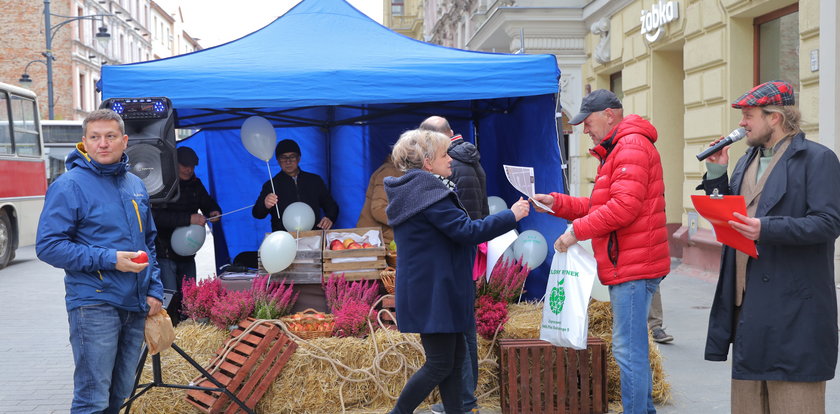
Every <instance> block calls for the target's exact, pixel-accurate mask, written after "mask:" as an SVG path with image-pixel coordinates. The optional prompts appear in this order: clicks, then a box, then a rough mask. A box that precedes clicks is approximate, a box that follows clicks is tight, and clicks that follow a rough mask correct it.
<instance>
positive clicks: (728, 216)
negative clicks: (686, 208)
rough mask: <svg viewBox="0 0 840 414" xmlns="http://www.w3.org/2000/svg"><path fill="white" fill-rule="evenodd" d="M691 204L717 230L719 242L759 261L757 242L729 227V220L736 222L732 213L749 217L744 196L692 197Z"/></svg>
mask: <svg viewBox="0 0 840 414" xmlns="http://www.w3.org/2000/svg"><path fill="white" fill-rule="evenodd" d="M691 202H692V203H694V208H695V209H696V210H697V212H698V213H700V215H701V216H703V218H705V219H706V220H709V222H710V223H712V226H713V227H714V228H715V236H716V237H717V241H719V242H721V243H723V244H725V245H727V246H729V247H732V248H734V249H736V250H738V251H741V252H743V253H745V254H747V255H749V256H750V257H752V258H754V259H757V258H758V250H756V248H755V242H754V241H752V240H750V239H748V238H746V237H744V236H742V235H741V233H738V232H737V231H735V229H733V228H732V227H730V226H729V220H735V221H738V222H740V221H741V220H738V219H737V218H735V215H734V214H732V213H736V212H737V213H741V214H743V215H745V216H746V215H747V204H746V202H744V196H739V195H727V196H715V195H711V196H701V195H693V196H691Z"/></svg>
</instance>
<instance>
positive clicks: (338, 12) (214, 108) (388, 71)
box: [102, 0, 565, 297]
mask: <svg viewBox="0 0 840 414" xmlns="http://www.w3.org/2000/svg"><path fill="white" fill-rule="evenodd" d="M558 78H559V71H558V69H557V64H556V61H555V58H554V57H553V56H551V55H510V54H497V53H483V52H473V51H464V50H458V49H450V48H446V47H441V46H437V45H432V44H427V43H423V42H419V41H417V40H414V39H410V38H407V37H404V36H401V35H399V34H396V33H394V32H392V31H391V30H389V29H388V28H385V27H383V26H381V25H379V24H378V23H376V22H375V21H373V20H371V19H370V18H368V17H367V16H365V15H364V14H363V13H361V12H359V11H358V10H356V9H355V8H353V7H352V6H350V5H349V4H347V3H346V2H345V1H344V0H303V1H302V2H300V3H299V4H298V5H297V6H295V7H294V8H293V9H291V10H290V11H288V12H287V13H286V14H284V15H283V16H281V17H280V18H278V19H277V20H275V21H274V22H272V23H271V24H269V25H268V26H266V27H264V28H262V29H260V30H258V31H256V32H254V33H251V34H249V35H247V36H245V37H243V38H241V39H238V40H235V41H232V42H230V43H226V44H223V45H220V46H217V47H213V48H210V49H205V50H201V51H198V52H194V53H191V54H187V55H181V56H176V57H172V58H167V59H161V60H156V61H151V62H144V63H136V64H128V65H118V66H104V67H103V68H102V91H103V98H114V97H123V98H127V97H145V96H166V97H168V98H169V99H171V101H172V104H173V106H174V108H175V112H176V117H177V120H176V125H177V127H179V128H197V129H200V132H198V133H196V134H195V135H194V136H192V137H191V138H189V139H187V140H185V141H182V142H181V143H179V145H186V146H189V147H191V148H193V149H195V150H196V152H197V153H198V155H199V158H200V159H201V162H200V163H199V165H198V167H197V168H196V174H197V175H198V177H199V178H201V180H202V181H203V182H204V184H205V185H206V186H207V187H208V191H210V193H211V194H212V195H213V196H214V197H215V198H216V200H217V201H218V202H219V204H220V206H221V207H222V209H223V210H224V211H232V210H235V209H238V208H241V207H244V206H247V205H249V204H251V203H254V202H255V200H256V198H257V196H258V194H259V191H260V188H261V186H262V184H263V183H264V182H265V181H266V180H268V178H269V176H268V172H267V171H266V166H265V162H263V161H262V160H259V159H257V158H256V157H254V156H252V155H251V154H250V153H248V152H247V151H246V150H245V148H244V147H243V145H242V143H241V140H240V134H239V133H240V127H241V126H242V123H243V122H244V121H245V119H247V118H248V117H250V116H253V115H260V116H262V117H265V118H266V119H268V120H269V121H271V122H272V124H273V125H274V126H275V129H276V131H277V137H278V138H277V139H278V140H280V139H285V138H291V139H293V140H295V141H297V142H298V143H299V145H300V147H301V150H302V153H303V154H302V158H301V163H300V166H301V169H303V170H305V171H309V172H313V173H317V174H319V175H321V177H323V178H324V180H325V181H326V183H327V186H328V187H329V188H330V189H331V192H332V194H333V197H334V198H335V199H336V201H337V202H338V204H339V206H340V215H339V218H338V221H337V223H336V226H337V227H338V228H347V227H355V224H356V220H357V219H358V217H359V211H360V210H361V207H362V205H363V203H364V197H365V190H366V187H367V183H368V179H369V177H370V174H371V173H372V172H373V170H375V169H376V168H377V167H378V166H379V165H380V164H381V163H382V161H383V160H384V159H385V157H386V155H387V154H388V153H389V152H390V146H391V145H392V144H393V143H394V142H395V141H396V139H397V138H398V137H399V134H400V133H401V132H403V131H405V130H408V129H412V128H416V127H417V125H418V124H419V123H420V122H421V121H422V120H423V119H424V118H425V117H427V116H430V115H441V116H444V117H446V118H448V119H449V121H450V123H451V125H452V127H453V129H454V130H455V131H456V132H457V133H461V134H462V135H464V137H465V139H467V140H468V141H471V142H474V143H476V144H477V145H478V146H479V149H480V151H481V155H482V164H483V166H484V168H485V170H486V171H487V175H488V177H487V186H488V194H489V195H498V196H500V197H502V198H503V199H505V200H506V202H507V203H508V204H509V205H510V203H512V202H513V201H515V200H517V199H518V197H519V194H518V193H517V192H516V191H515V190H514V189H513V188H512V187H511V185H510V184H509V183H507V180H506V178H505V176H504V172H503V171H502V168H501V165H502V164H512V165H525V166H533V167H534V168H535V174H536V183H537V191H538V192H549V191H563V178H562V169H561V165H562V162H561V156H560V150H559V146H558V141H557V139H558V136H557V128H556V122H555V116H554V115H555V113H556V110H557V108H556V102H557V100H556V94H557V89H558ZM270 167H271V172H272V174H276V173H278V172H280V168H279V166H278V164H277V162H276V160H271V161H270ZM248 210H250V209H248ZM319 214H320V213H319V212H316V215H319ZM319 217H320V216H319ZM564 228H565V223H564V222H563V221H562V220H559V219H556V218H553V217H550V216H547V215H545V214H537V213H532V214H531V216H529V217H527V218H526V219H525V220H523V221H522V222H521V223H520V230H526V229H536V230H538V231H540V232H541V233H542V234H543V235H544V236H545V238H546V240H547V241H548V243H549V246H550V245H551V243H552V242H553V240H554V239H555V238H556V237H557V236H558V235H559V234H560V233H561V232H562V231H563V229H564ZM269 231H271V230H270V224H269V221H268V218H266V219H264V220H256V219H254V218H252V217H251V215H250V213H249V212H248V211H243V212H241V213H235V214H231V215H228V216H225V217H223V218H222V220H221V225H218V224H217V225H215V226H214V235H215V237H216V254H217V262H218V263H226V262H227V260H229V258H230V257H234V256H235V255H236V254H238V253H240V252H243V251H250V250H257V249H258V247H259V245H260V243H261V241H262V239H263V236H264V234H265V233H266V232H269ZM549 250H551V251H553V249H551V248H550V247H549ZM550 259H551V254H549V258H548V259H547V260H546V263H545V264H544V265H543V266H542V267H541V268H540V269H538V270H535V271H534V272H532V277H530V278H529V281H528V283H527V284H526V289H527V290H528V292H529V294H530V296H532V297H540V296H542V293H543V291H544V289H545V280H546V277H547V276H546V275H547V273H548V272H547V268H548V263H549V262H550Z"/></svg>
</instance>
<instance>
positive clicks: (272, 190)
mask: <svg viewBox="0 0 840 414" xmlns="http://www.w3.org/2000/svg"><path fill="white" fill-rule="evenodd" d="M265 168H266V169H268V182H270V183H271V192H272V193H274V195H277V191H275V190H274V177H272V176H271V166H270V165H268V160H265ZM277 201H280V200H277ZM274 211H276V212H277V219H278V220H282V219H283V217H282V216H280V206H278V205H277V204H275V205H274Z"/></svg>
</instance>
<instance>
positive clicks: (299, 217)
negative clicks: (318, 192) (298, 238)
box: [283, 201, 315, 231]
mask: <svg viewBox="0 0 840 414" xmlns="http://www.w3.org/2000/svg"><path fill="white" fill-rule="evenodd" d="M313 226H315V212H314V211H312V207H309V204H306V203H304V202H302V201H296V202H294V203H292V204H289V206H288V207H286V210H284V211H283V227H285V228H286V231H306V230H312V227H313Z"/></svg>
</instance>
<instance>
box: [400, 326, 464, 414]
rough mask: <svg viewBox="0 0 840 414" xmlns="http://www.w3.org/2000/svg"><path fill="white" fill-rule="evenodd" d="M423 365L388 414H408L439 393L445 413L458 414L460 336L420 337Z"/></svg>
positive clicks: (460, 360) (452, 334) (448, 334)
mask: <svg viewBox="0 0 840 414" xmlns="http://www.w3.org/2000/svg"><path fill="white" fill-rule="evenodd" d="M420 341H421V342H422V343H423V351H424V352H425V354H426V363H425V364H423V366H422V367H420V369H419V370H418V371H417V372H415V373H414V375H412V376H411V378H409V379H408V382H407V383H406V384H405V387H403V390H402V392H401V393H400V397H399V398H398V399H397V404H396V406H395V407H394V409H393V410H392V411H391V414H411V413H413V412H414V409H415V408H417V406H419V405H420V403H422V402H423V400H424V399H425V398H426V397H428V396H429V394H431V392H432V390H434V389H435V387H438V389H439V390H440V397H441V399H442V400H443V407H444V409H445V410H446V412H447V413H462V412H464V409H463V405H462V404H463V402H462V401H461V392H462V390H463V387H462V385H461V367H462V366H463V364H464V354H465V346H464V345H465V342H466V341H464V333H463V332H457V333H439V334H420Z"/></svg>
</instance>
